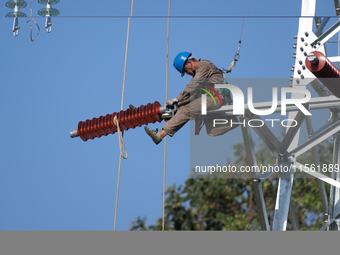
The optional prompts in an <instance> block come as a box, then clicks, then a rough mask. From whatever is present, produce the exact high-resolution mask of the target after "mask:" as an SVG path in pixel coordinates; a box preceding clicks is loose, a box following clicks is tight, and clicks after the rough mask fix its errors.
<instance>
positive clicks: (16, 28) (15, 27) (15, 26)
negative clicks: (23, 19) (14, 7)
mask: <svg viewBox="0 0 340 255" xmlns="http://www.w3.org/2000/svg"><path fill="white" fill-rule="evenodd" d="M19 29H20V27H19V21H18V17H14V20H13V35H14V36H18V34H19Z"/></svg>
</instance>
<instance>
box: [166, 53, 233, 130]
mask: <svg viewBox="0 0 340 255" xmlns="http://www.w3.org/2000/svg"><path fill="white" fill-rule="evenodd" d="M199 62H200V63H199V64H198V66H197V68H196V72H195V76H194V77H193V79H192V81H191V82H190V83H189V84H188V85H187V86H186V87H185V89H184V91H183V92H181V93H180V94H179V95H178V96H177V97H176V98H177V101H178V105H179V109H178V111H177V113H176V114H175V116H174V117H172V118H171V119H170V120H169V121H167V122H166V123H165V125H164V126H163V128H162V129H163V130H164V131H165V132H166V133H167V134H168V135H169V136H173V135H174V134H175V133H176V132H177V131H178V130H179V129H180V128H182V127H183V126H184V125H185V124H186V123H187V122H188V121H189V120H190V119H193V118H196V120H197V117H198V116H200V114H201V110H202V109H201V108H202V107H201V94H202V91H203V90H202V89H200V88H204V89H205V90H208V91H209V89H208V87H207V86H205V84H208V85H209V86H211V87H214V85H215V84H223V83H224V82H223V81H224V77H223V73H222V71H221V70H220V69H218V68H217V67H216V66H215V65H214V64H213V63H211V62H210V61H208V60H202V59H199ZM203 93H204V92H203ZM211 94H212V95H213V96H214V99H215V100H214V99H213V98H212V97H210V96H207V110H208V111H209V110H215V109H218V108H220V107H221V104H220V102H219V100H218V98H217V95H216V94H215V93H211ZM219 96H220V98H221V100H222V103H223V104H226V103H231V98H230V94H229V97H228V96H227V95H226V94H220V93H219ZM215 102H216V103H217V104H216V103H215ZM207 127H208V126H207ZM235 127H236V126H235ZM233 128H234V127H233ZM208 129H209V130H208ZM230 129H231V127H230V126H227V125H224V126H220V127H218V128H216V129H215V128H212V127H209V128H207V133H208V135H212V136H215V135H221V134H224V133H226V132H227V131H229V130H230Z"/></svg>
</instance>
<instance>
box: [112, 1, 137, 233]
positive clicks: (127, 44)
mask: <svg viewBox="0 0 340 255" xmlns="http://www.w3.org/2000/svg"><path fill="white" fill-rule="evenodd" d="M132 11H133V0H131V13H130V17H129V18H128V27H127V36H126V46H125V63H124V78H123V89H122V104H121V107H120V109H121V110H123V102H124V90H125V76H126V62H127V53H128V46H129V34H130V18H131V16H132ZM117 123H118V121H117ZM118 127H119V125H117V128H118ZM118 137H119V136H118ZM121 137H122V140H123V134H122V135H121ZM123 144H124V142H123ZM119 146H120V138H119ZM124 150H125V146H124ZM125 152H126V150H125ZM122 157H124V156H123V154H122V150H121V149H120V155H119V166H118V181H117V195H116V208H115V219H114V225H113V231H116V223H117V211H118V196H119V183H120V172H121V166H122ZM126 157H127V153H126Z"/></svg>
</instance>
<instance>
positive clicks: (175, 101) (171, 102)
mask: <svg viewBox="0 0 340 255" xmlns="http://www.w3.org/2000/svg"><path fill="white" fill-rule="evenodd" d="M177 102H178V100H177V98H173V99H169V100H168V101H167V102H166V105H168V106H173V105H174V104H175V103H177Z"/></svg>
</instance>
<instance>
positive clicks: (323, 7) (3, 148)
mask: <svg viewBox="0 0 340 255" xmlns="http://www.w3.org/2000/svg"><path fill="white" fill-rule="evenodd" d="M317 2H318V3H317V8H318V9H317V15H320V16H322V15H325V16H334V15H335V11H334V2H333V1H332V0H327V1H320V0H319V1H317ZM27 3H28V7H26V8H25V9H22V10H21V11H22V12H25V13H26V14H27V15H29V3H30V2H29V1H27ZM248 3H249V1H248V0H238V1H232V0H227V1H225V0H224V1H222V0H210V1H207V0H206V1H194V0H185V1H183V0H172V1H171V16H221V15H223V16H246V15H247V11H248ZM43 7H44V6H42V5H40V4H38V2H37V1H34V3H33V15H34V16H35V18H36V20H37V22H38V24H39V26H40V28H41V32H40V34H39V36H38V37H37V39H36V40H35V42H33V43H32V42H31V41H30V39H29V31H30V30H29V25H28V24H26V21H27V20H28V18H27V19H26V18H21V19H20V20H19V23H20V24H19V25H20V27H21V29H20V30H19V36H17V37H14V36H13V35H12V31H11V29H12V22H13V20H12V18H5V15H6V13H8V12H10V11H11V10H10V9H8V8H6V6H5V2H4V1H3V4H2V6H1V7H0V11H1V13H0V14H1V15H0V16H1V17H2V18H1V22H0V32H1V44H0V56H1V58H0V59H1V60H0V61H1V68H0V77H1V90H0V117H1V125H0V134H1V145H0V155H1V156H0V204H1V212H0V230H112V229H113V221H114V211H115V198H116V189H117V188H116V185H117V176H118V162H119V149H118V137H117V135H116V134H114V135H109V136H107V137H102V138H99V139H98V138H96V139H94V140H91V141H87V142H83V141H82V140H81V139H80V138H75V139H71V138H70V137H69V131H70V130H72V129H76V128H77V124H78V122H79V121H84V120H86V119H92V118H93V117H99V116H100V115H106V114H107V113H112V112H114V111H119V110H120V105H121V92H122V83H123V68H124V55H125V42H126V32H127V18H103V17H102V16H128V15H129V14H130V7H131V1H128V0H127V1H117V0H115V1H106V2H103V1H99V2H98V1H88V0H84V1H81V2H80V1H64V0H61V1H60V3H59V4H58V5H55V6H54V7H55V8H57V9H58V10H59V11H60V16H59V17H58V18H52V24H53V25H52V33H50V34H48V33H47V32H46V31H45V28H44V22H45V19H44V18H40V17H38V15H37V12H38V10H39V9H41V8H43ZM300 9H301V2H300V1H296V0H287V1H284V2H278V1H272V0H259V1H255V0H253V1H252V2H251V7H250V13H249V14H250V15H251V16H252V17H253V18H247V19H246V20H245V23H244V30H243V37H242V46H241V51H240V55H241V57H240V60H239V62H238V63H237V65H236V67H235V68H234V70H233V72H232V73H231V74H228V75H227V78H228V77H233V78H252V77H261V78H262V77H271V78H276V77H279V78H289V76H290V75H291V74H292V73H291V71H290V68H291V66H292V65H293V64H294V59H292V55H293V52H294V49H293V48H292V46H293V43H294V39H293V36H294V35H296V34H297V30H298V19H297V18H294V17H287V18H276V17H272V18H265V17H262V16H296V17H297V16H299V15H300V12H301V10H300ZM167 13H168V0H161V1H160V0H144V1H140V0H135V1H134V11H133V15H137V16H166V15H167ZM254 16H257V18H255V17H254ZM335 21H336V18H332V19H331V21H330V22H329V24H333V23H334V22H335ZM31 23H32V25H33V28H34V31H33V32H36V28H35V27H34V24H33V22H31ZM241 26H242V18H240V17H237V18H231V17H229V18H171V20H170V51H169V92H168V95H169V98H171V97H175V96H177V95H178V93H179V92H181V91H182V90H183V88H184V86H185V85H186V84H187V83H188V82H189V81H190V78H189V77H187V76H185V77H183V78H181V77H180V75H179V74H178V72H177V71H176V70H175V69H174V68H173V67H172V61H173V58H174V57H175V56H176V54H177V53H179V52H181V51H190V52H192V53H193V55H194V56H195V57H197V58H203V59H209V60H211V61H212V62H213V63H214V64H215V65H216V66H218V67H219V68H222V67H225V68H227V67H228V66H229V64H230V62H231V60H232V59H233V56H234V54H235V51H236V49H237V44H238V40H239V37H240V31H241ZM166 31H167V19H166V18H133V19H131V27H130V43H129V52H128V62H127V73H126V89H125V98H124V108H127V107H128V105H129V104H130V103H132V104H134V105H136V106H140V105H141V104H147V103H149V102H154V101H159V102H161V104H164V103H165V82H166V80H165V74H166ZM288 85H289V84H287V86H288ZM259 100H261V99H259ZM264 100H265V101H268V99H265V98H264ZM150 127H151V128H156V127H158V128H161V127H162V124H160V123H158V124H153V125H150ZM226 136H227V138H228V142H227V144H226V147H225V150H226V151H225V153H226V157H229V158H230V159H231V160H232V161H233V160H234V159H233V156H232V153H233V150H232V145H234V144H236V143H238V142H241V140H242V137H241V131H240V129H239V130H235V131H233V133H232V134H231V133H230V134H227V135H226ZM189 138H190V125H189V124H187V125H186V126H185V127H184V128H182V129H181V130H180V132H178V133H177V134H176V135H175V136H174V137H173V138H170V139H168V146H167V152H168V154H167V164H166V166H167V174H166V186H171V185H173V184H174V183H176V184H177V185H179V184H183V183H184V181H185V180H186V179H187V177H188V175H189V170H190V169H189V168H190V167H189V156H190V139H189ZM124 140H125V144H126V148H127V151H128V154H129V158H128V159H127V160H123V163H122V172H121V182H120V197H119V206H118V215H117V230H128V229H129V228H130V222H131V221H133V220H135V219H136V218H137V216H138V215H140V216H142V217H143V216H146V217H147V223H148V224H154V222H155V220H156V219H158V218H159V217H161V214H162V191H163V148H164V146H163V144H160V145H158V146H156V145H154V144H153V142H152V141H151V139H150V138H149V137H148V136H147V135H146V134H145V132H144V129H143V128H136V129H133V130H129V131H128V132H125V137H124Z"/></svg>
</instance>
